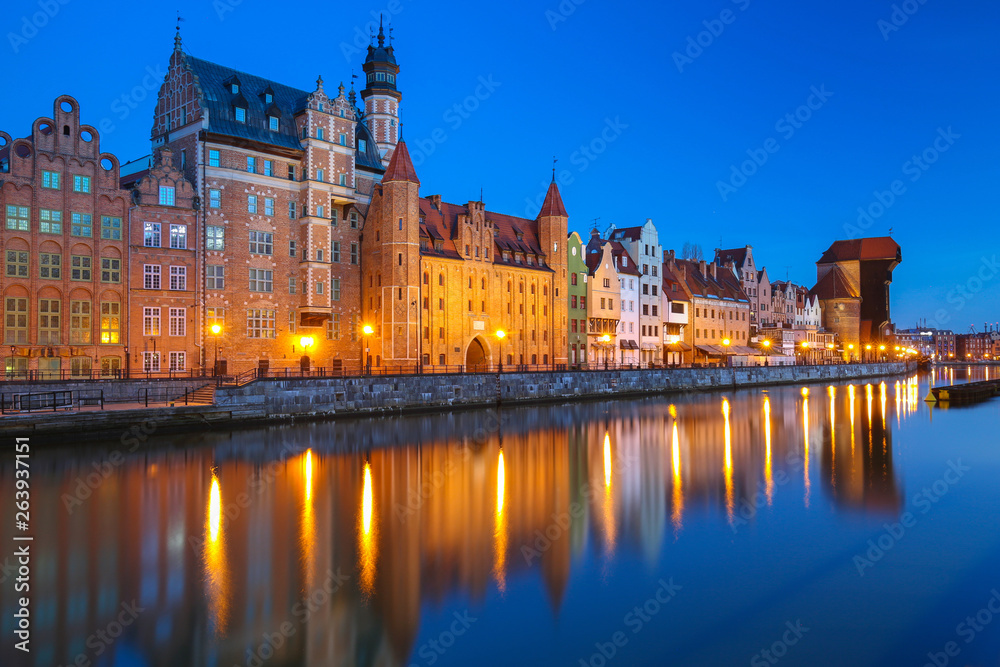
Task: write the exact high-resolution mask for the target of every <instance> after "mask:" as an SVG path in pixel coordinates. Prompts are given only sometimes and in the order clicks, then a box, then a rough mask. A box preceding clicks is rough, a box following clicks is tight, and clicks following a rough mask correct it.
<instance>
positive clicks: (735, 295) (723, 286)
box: [675, 259, 749, 302]
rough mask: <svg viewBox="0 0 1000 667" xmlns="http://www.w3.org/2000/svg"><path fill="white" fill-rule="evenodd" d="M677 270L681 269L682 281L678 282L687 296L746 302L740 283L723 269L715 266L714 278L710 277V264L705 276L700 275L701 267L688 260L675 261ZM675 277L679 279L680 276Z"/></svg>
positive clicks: (728, 271)
mask: <svg viewBox="0 0 1000 667" xmlns="http://www.w3.org/2000/svg"><path fill="white" fill-rule="evenodd" d="M675 263H676V264H677V266H678V268H680V267H683V268H684V270H685V275H684V279H683V280H680V279H679V280H678V281H677V282H679V283H680V284H681V287H682V288H683V289H684V290H685V291H686V292H687V293H688V295H689V296H715V297H718V298H719V299H732V300H734V301H743V302H748V301H749V299H748V298H747V295H746V293H745V292H744V291H743V288H742V287H741V286H740V281H739V280H738V279H737V278H736V275H735V274H734V273H733V272H732V271H730V270H729V269H726V268H724V267H719V266H717V267H716V269H715V275H716V277H715V278H713V277H712V270H711V269H712V267H711V264H709V265H708V266H707V269H708V270H707V271H706V275H705V276H703V275H702V274H701V265H700V263H699V262H695V261H692V260H688V259H678V260H675ZM675 275H677V277H678V278H680V275H678V274H675Z"/></svg>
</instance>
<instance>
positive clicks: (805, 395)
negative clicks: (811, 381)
mask: <svg viewBox="0 0 1000 667" xmlns="http://www.w3.org/2000/svg"><path fill="white" fill-rule="evenodd" d="M802 440H803V442H802V461H803V469H802V478H803V480H804V482H805V504H806V507H807V508H808V507H809V491H810V482H809V391H808V390H807V389H803V390H802Z"/></svg>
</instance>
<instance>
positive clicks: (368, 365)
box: [361, 324, 375, 374]
mask: <svg viewBox="0 0 1000 667" xmlns="http://www.w3.org/2000/svg"><path fill="white" fill-rule="evenodd" d="M373 333H375V329H374V328H372V325H370V324H366V325H364V326H363V327H361V334H362V344H363V345H364V348H365V353H364V359H362V362H363V364H364V365H363V366H362V369H361V370H362V374H368V373H371V372H372V358H371V354H370V352H371V349H370V348H369V347H368V337H369V336H371V335H372V334H373Z"/></svg>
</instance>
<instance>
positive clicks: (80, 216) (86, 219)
mask: <svg viewBox="0 0 1000 667" xmlns="http://www.w3.org/2000/svg"><path fill="white" fill-rule="evenodd" d="M70 231H71V233H72V234H73V236H86V237H87V238H90V237H91V236H93V228H92V221H91V217H90V214H89V213H74V214H73V224H72V226H71V228H70Z"/></svg>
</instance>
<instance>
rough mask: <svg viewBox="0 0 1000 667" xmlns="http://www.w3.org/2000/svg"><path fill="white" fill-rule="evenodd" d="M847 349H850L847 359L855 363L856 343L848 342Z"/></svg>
mask: <svg viewBox="0 0 1000 667" xmlns="http://www.w3.org/2000/svg"><path fill="white" fill-rule="evenodd" d="M847 349H848V353H847V360H848V361H850V362H852V363H853V362H854V343H848V344H847Z"/></svg>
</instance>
